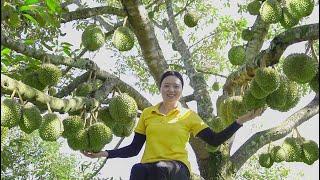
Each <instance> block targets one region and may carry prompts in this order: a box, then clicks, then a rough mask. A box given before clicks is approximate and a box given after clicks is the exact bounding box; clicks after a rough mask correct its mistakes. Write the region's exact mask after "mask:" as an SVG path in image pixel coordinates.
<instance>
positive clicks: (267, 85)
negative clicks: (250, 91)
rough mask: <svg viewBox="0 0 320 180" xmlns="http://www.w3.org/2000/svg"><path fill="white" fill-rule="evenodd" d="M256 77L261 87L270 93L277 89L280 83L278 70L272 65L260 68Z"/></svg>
mask: <svg viewBox="0 0 320 180" xmlns="http://www.w3.org/2000/svg"><path fill="white" fill-rule="evenodd" d="M254 79H255V81H256V82H257V84H258V85H259V87H260V88H261V89H262V90H263V91H264V92H267V93H268V94H270V93H272V92H273V91H275V90H277V88H278V87H279V85H280V75H279V73H278V71H277V70H275V69H273V68H271V67H267V68H259V69H258V70H257V71H256V75H255V77H254Z"/></svg>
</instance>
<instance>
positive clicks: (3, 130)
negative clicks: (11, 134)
mask: <svg viewBox="0 0 320 180" xmlns="http://www.w3.org/2000/svg"><path fill="white" fill-rule="evenodd" d="M8 131H9V128H8V127H4V126H1V146H2V143H3V142H4V140H5V139H6V138H7V135H8Z"/></svg>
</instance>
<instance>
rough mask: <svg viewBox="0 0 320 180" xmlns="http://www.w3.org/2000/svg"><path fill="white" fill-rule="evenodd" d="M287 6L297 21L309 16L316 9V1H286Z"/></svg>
mask: <svg viewBox="0 0 320 180" xmlns="http://www.w3.org/2000/svg"><path fill="white" fill-rule="evenodd" d="M285 2H286V3H285V6H286V7H287V8H288V11H289V13H290V14H292V16H294V17H295V18H297V19H300V18H302V17H306V16H309V15H310V14H311V13H312V11H313V8H314V0H286V1H285Z"/></svg>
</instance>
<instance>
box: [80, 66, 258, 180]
mask: <svg viewBox="0 0 320 180" xmlns="http://www.w3.org/2000/svg"><path fill="white" fill-rule="evenodd" d="M183 85H184V82H183V78H182V75H181V74H180V73H178V72H176V71H167V72H165V73H164V74H163V75H162V77H161V80H160V92H161V95H162V98H163V101H162V102H161V103H159V104H157V105H155V106H151V107H149V108H146V109H144V110H143V112H142V114H141V117H140V120H139V122H138V124H137V127H136V128H135V134H134V138H133V141H132V142H131V144H130V145H128V146H126V147H123V148H120V149H116V150H107V151H101V152H98V153H92V152H82V153H83V154H84V155H86V156H87V157H91V158H99V157H107V158H128V157H132V156H136V155H138V154H139V152H140V150H141V148H142V146H143V144H144V143H145V142H146V146H145V150H144V154H143V157H142V160H141V163H137V164H135V165H134V166H133V167H132V169H131V174H130V180H169V179H170V180H171V179H172V180H189V179H190V169H191V165H190V162H189V161H188V152H187V150H186V144H187V143H188V141H189V137H190V134H192V135H194V136H197V137H199V138H201V139H202V140H204V141H205V142H207V143H208V144H210V145H213V146H218V145H220V144H222V143H223V142H224V141H226V140H227V139H229V138H230V137H231V136H232V135H233V134H234V133H235V132H236V131H237V130H238V129H239V128H240V127H241V126H242V124H243V123H244V122H246V121H248V120H250V119H252V118H254V117H256V116H257V115H258V113H261V112H256V114H255V113H252V112H250V113H248V114H246V115H244V116H241V117H239V118H238V119H237V120H236V121H235V122H234V123H233V124H231V125H230V126H229V127H227V128H226V129H224V130H223V131H221V132H220V133H215V132H213V131H212V130H211V129H210V128H209V126H208V125H207V124H206V123H204V122H203V121H202V119H201V118H200V117H199V116H198V115H197V113H196V112H194V111H192V110H190V109H186V108H183V107H182V106H181V104H180V103H179V99H180V97H181V94H182V88H183Z"/></svg>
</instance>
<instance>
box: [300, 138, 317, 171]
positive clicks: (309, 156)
mask: <svg viewBox="0 0 320 180" xmlns="http://www.w3.org/2000/svg"><path fill="white" fill-rule="evenodd" d="M318 159H319V147H318V144H317V143H316V142H314V141H312V140H306V141H304V142H303V143H302V161H303V162H304V163H306V164H308V165H312V164H313V163H314V162H315V161H316V160H318Z"/></svg>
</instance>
